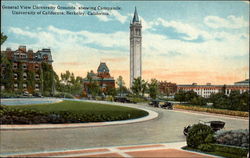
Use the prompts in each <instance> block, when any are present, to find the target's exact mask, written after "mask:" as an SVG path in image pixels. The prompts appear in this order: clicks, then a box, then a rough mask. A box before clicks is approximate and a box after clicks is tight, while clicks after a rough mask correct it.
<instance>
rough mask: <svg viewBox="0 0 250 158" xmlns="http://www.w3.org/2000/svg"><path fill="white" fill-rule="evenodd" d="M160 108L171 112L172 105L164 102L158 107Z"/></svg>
mask: <svg viewBox="0 0 250 158" xmlns="http://www.w3.org/2000/svg"><path fill="white" fill-rule="evenodd" d="M160 106H161V108H165V109H169V110H173V104H172V103H170V102H167V101H165V102H164V104H163V105H160Z"/></svg>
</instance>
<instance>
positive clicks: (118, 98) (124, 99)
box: [114, 96, 136, 104]
mask: <svg viewBox="0 0 250 158" xmlns="http://www.w3.org/2000/svg"><path fill="white" fill-rule="evenodd" d="M114 101H115V102H121V103H134V104H136V102H134V101H132V100H130V99H128V98H127V97H122V96H116V97H115V98H114Z"/></svg>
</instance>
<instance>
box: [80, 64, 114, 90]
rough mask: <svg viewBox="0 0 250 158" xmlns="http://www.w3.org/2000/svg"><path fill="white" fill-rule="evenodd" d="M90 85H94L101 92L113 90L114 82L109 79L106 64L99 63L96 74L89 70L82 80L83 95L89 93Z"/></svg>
mask: <svg viewBox="0 0 250 158" xmlns="http://www.w3.org/2000/svg"><path fill="white" fill-rule="evenodd" d="M91 83H96V84H97V85H98V86H99V88H100V90H101V91H102V92H105V91H107V89H108V88H115V80H114V78H113V77H111V75H110V73H109V68H108V67H107V65H106V63H104V62H101V63H100V65H99V66H98V68H97V73H94V71H93V70H91V71H90V72H88V74H87V76H86V77H85V78H84V79H83V87H84V93H85V95H88V94H89V93H90V88H89V85H90V84H91Z"/></svg>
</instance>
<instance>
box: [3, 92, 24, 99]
mask: <svg viewBox="0 0 250 158" xmlns="http://www.w3.org/2000/svg"><path fill="white" fill-rule="evenodd" d="M18 97H21V94H18V93H9V92H3V91H2V92H1V93H0V98H18Z"/></svg>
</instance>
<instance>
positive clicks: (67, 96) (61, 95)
mask: <svg viewBox="0 0 250 158" xmlns="http://www.w3.org/2000/svg"><path fill="white" fill-rule="evenodd" d="M54 97H58V98H74V96H73V95H72V94H70V93H66V92H58V93H56V94H55V95H54Z"/></svg>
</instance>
